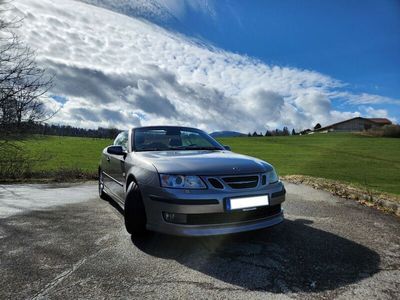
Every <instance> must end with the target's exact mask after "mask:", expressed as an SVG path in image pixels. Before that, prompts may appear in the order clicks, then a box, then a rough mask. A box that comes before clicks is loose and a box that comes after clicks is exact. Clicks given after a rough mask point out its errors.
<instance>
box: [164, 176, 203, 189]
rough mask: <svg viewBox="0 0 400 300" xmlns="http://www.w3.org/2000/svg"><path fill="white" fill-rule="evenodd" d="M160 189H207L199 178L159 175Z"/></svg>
mask: <svg viewBox="0 0 400 300" xmlns="http://www.w3.org/2000/svg"><path fill="white" fill-rule="evenodd" d="M160 182H161V186H162V187H168V188H176V189H205V188H207V187H206V185H205V184H204V182H203V180H201V178H200V177H199V176H183V175H168V174H160Z"/></svg>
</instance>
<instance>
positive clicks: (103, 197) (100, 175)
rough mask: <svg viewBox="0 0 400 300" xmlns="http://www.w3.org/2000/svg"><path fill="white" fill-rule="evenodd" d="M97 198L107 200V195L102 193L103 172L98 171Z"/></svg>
mask: <svg viewBox="0 0 400 300" xmlns="http://www.w3.org/2000/svg"><path fill="white" fill-rule="evenodd" d="M99 197H100V198H101V199H103V200H107V194H106V193H105V192H104V181H103V172H102V171H101V169H99Z"/></svg>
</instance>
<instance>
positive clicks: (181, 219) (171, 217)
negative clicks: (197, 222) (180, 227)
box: [163, 211, 186, 224]
mask: <svg viewBox="0 0 400 300" xmlns="http://www.w3.org/2000/svg"><path fill="white" fill-rule="evenodd" d="M163 217H164V220H165V221H166V222H168V223H175V224H186V215H185V214H176V213H170V212H165V211H164V212H163Z"/></svg>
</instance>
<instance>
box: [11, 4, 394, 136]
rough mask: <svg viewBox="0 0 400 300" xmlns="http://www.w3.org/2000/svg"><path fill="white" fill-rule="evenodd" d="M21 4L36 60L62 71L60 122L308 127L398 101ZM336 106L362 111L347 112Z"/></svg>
mask: <svg viewBox="0 0 400 300" xmlns="http://www.w3.org/2000/svg"><path fill="white" fill-rule="evenodd" d="M103 2H104V1H100V0H99V1H96V3H98V4H99V3H100V4H101V3H103ZM111 2H112V1H111ZM111 2H110V3H111ZM142 2H143V3H147V2H146V1H142ZM161 2H162V1H161V0H160V1H158V2H157V3H159V4H160V3H161ZM166 2H168V1H166ZM166 2H165V3H166ZM113 3H117V2H113ZM120 3H121V5H122V6H123V5H124V3H125V4H126V3H128V1H122V2H120ZM129 3H131V2H130V1H129ZM132 3H133V2H132ZM135 3H139V2H138V1H136V2H135ZM149 3H155V2H154V1H153V2H149ZM165 3H164V4H165ZM171 3H172V2H171ZM149 5H150V4H149ZM160 5H161V4H160ZM15 6H16V8H15V9H14V10H13V11H10V12H8V13H9V14H10V17H11V16H20V17H24V18H25V20H24V26H23V27H21V28H19V32H20V34H21V36H22V37H23V38H24V40H25V41H26V43H27V44H28V45H30V46H31V47H33V48H35V49H37V54H38V55H37V60H38V63H39V64H41V65H43V66H45V67H46V68H47V69H48V70H49V71H50V72H52V73H54V74H55V75H56V77H55V86H54V88H53V89H52V90H51V91H50V94H51V95H52V96H53V100H52V101H53V102H54V103H53V105H58V106H59V107H60V108H61V109H60V111H59V113H58V114H57V115H56V116H55V117H54V118H53V119H52V121H53V122H56V123H62V124H70V125H74V126H82V127H97V126H102V127H106V126H110V127H111V126H112V127H119V128H125V127H130V126H139V125H155V124H180V125H187V126H195V127H200V128H202V129H205V130H210V131H211V130H238V131H242V132H248V131H254V130H257V131H260V130H265V129H266V128H276V127H282V126H289V127H294V128H296V129H303V128H305V127H311V126H313V125H315V124H316V123H321V124H323V123H329V122H333V121H340V120H342V119H345V118H348V117H350V116H356V115H361V113H369V112H368V111H367V109H366V108H365V105H359V104H358V103H368V105H367V106H368V107H373V106H374V105H375V103H381V102H382V101H396V100H395V99H390V98H387V99H386V98H384V97H381V96H376V95H369V94H362V95H354V94H352V93H350V92H348V91H346V90H345V89H346V83H343V82H341V81H339V80H336V79H334V78H332V77H330V76H327V75H324V74H321V73H318V72H314V71H310V70H301V69H296V68H290V67H280V66H273V65H267V64H265V63H263V62H260V61H258V60H256V59H252V58H250V57H247V56H241V55H237V54H233V53H229V52H226V51H223V50H221V49H217V48H214V47H212V46H209V45H201V44H199V43H198V42H195V41H193V40H190V39H188V38H186V37H183V36H181V35H179V34H176V33H172V32H169V31H167V30H165V29H162V28H160V27H158V26H157V25H154V24H151V23H148V22H143V21H141V20H140V19H135V18H131V17H127V16H124V15H120V14H117V13H114V12H112V11H109V10H106V9H103V8H99V7H95V6H92V5H88V4H85V3H80V2H74V1H50V0H20V1H18V2H15ZM123 7H125V8H126V9H129V6H123ZM54 96H55V97H56V98H54ZM57 96H61V97H62V99H63V101H62V102H63V103H60V102H57V101H55V100H54V99H57ZM379 97H381V98H379ZM372 98H373V99H375V100H374V101H375V102H372V100H370V99H372ZM356 99H358V100H356ZM64 100H65V101H64ZM332 100H335V101H342V102H343V103H348V102H351V101H353V102H352V103H357V105H356V106H354V107H352V111H339V110H338V109H335V108H334V107H333V105H332ZM357 101H358V102H357ZM391 103H392V102H391ZM376 113H377V114H378V113H379V111H376Z"/></svg>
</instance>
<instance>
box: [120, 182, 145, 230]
mask: <svg viewBox="0 0 400 300" xmlns="http://www.w3.org/2000/svg"><path fill="white" fill-rule="evenodd" d="M124 217H125V227H126V231H128V232H129V233H130V234H132V235H133V236H144V235H145V234H146V233H147V230H146V222H147V220H146V211H145V208H144V204H143V199H142V195H141V193H140V190H139V187H138V185H137V184H135V183H134V182H131V183H130V184H129V187H128V192H127V194H126V198H125V210H124Z"/></svg>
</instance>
